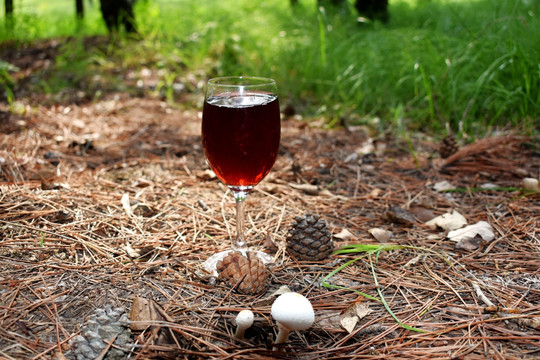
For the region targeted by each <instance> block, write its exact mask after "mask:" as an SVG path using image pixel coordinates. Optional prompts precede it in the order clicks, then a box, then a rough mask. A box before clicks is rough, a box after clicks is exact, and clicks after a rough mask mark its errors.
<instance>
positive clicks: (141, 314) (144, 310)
mask: <svg viewBox="0 0 540 360" xmlns="http://www.w3.org/2000/svg"><path fill="white" fill-rule="evenodd" d="M152 320H153V319H152V315H151V310H150V302H149V301H148V300H146V299H143V298H141V297H139V296H137V295H135V298H134V299H133V305H132V307H131V312H130V313H129V321H130V324H129V327H130V328H131V330H134V331H142V330H144V329H146V328H147V327H148V322H150V321H152ZM142 322H144V324H140V323H142Z"/></svg>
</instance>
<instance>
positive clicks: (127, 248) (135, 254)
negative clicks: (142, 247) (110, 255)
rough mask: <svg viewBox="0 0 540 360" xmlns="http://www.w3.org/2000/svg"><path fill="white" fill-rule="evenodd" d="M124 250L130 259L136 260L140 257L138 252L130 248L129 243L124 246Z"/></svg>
mask: <svg viewBox="0 0 540 360" xmlns="http://www.w3.org/2000/svg"><path fill="white" fill-rule="evenodd" d="M124 250H125V251H126V253H127V254H128V256H129V257H130V258H138V257H139V256H141V254H140V253H139V251H138V250H135V249H134V248H132V247H131V244H130V243H126V245H125V246H124Z"/></svg>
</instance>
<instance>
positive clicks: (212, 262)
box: [202, 249, 274, 278]
mask: <svg viewBox="0 0 540 360" xmlns="http://www.w3.org/2000/svg"><path fill="white" fill-rule="evenodd" d="M233 251H238V252H241V253H242V254H243V255H244V256H245V255H246V253H247V252H250V253H252V254H255V255H257V257H258V258H259V259H261V260H262V262H263V263H264V264H271V263H273V262H274V258H273V257H272V256H270V255H268V254H267V253H265V252H262V251H254V250H232V249H231V250H225V251H221V252H218V253H216V254H214V255H212V256H210V257H209V258H208V259H206V261H205V262H204V263H203V264H202V269H203V271H204V272H205V273H206V274H207V275H206V276H210V277H215V278H217V277H218V276H219V274H218V272H217V269H216V267H217V263H218V262H219V261H220V260H222V259H223V258H224V257H225V256H227V255H229V254H230V253H231V252H233Z"/></svg>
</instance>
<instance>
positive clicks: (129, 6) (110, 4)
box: [100, 0, 137, 33]
mask: <svg viewBox="0 0 540 360" xmlns="http://www.w3.org/2000/svg"><path fill="white" fill-rule="evenodd" d="M135 1H136V0H100V3H101V14H102V15H103V20H105V25H107V29H108V30H109V31H110V32H117V31H119V30H120V29H121V28H122V27H123V28H124V29H125V30H126V32H128V33H136V32H137V27H136V26H135V14H134V12H133V5H134V4H135Z"/></svg>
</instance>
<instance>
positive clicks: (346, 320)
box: [339, 315, 358, 334]
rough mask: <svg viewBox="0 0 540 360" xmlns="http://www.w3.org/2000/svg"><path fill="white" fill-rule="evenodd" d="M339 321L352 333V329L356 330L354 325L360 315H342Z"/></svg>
mask: <svg viewBox="0 0 540 360" xmlns="http://www.w3.org/2000/svg"><path fill="white" fill-rule="evenodd" d="M339 323H340V324H341V326H342V327H343V328H344V329H345V330H347V332H348V333H349V334H350V333H352V331H353V330H354V327H355V326H356V324H357V323H358V316H356V315H353V316H342V317H341V318H340V319H339Z"/></svg>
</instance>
